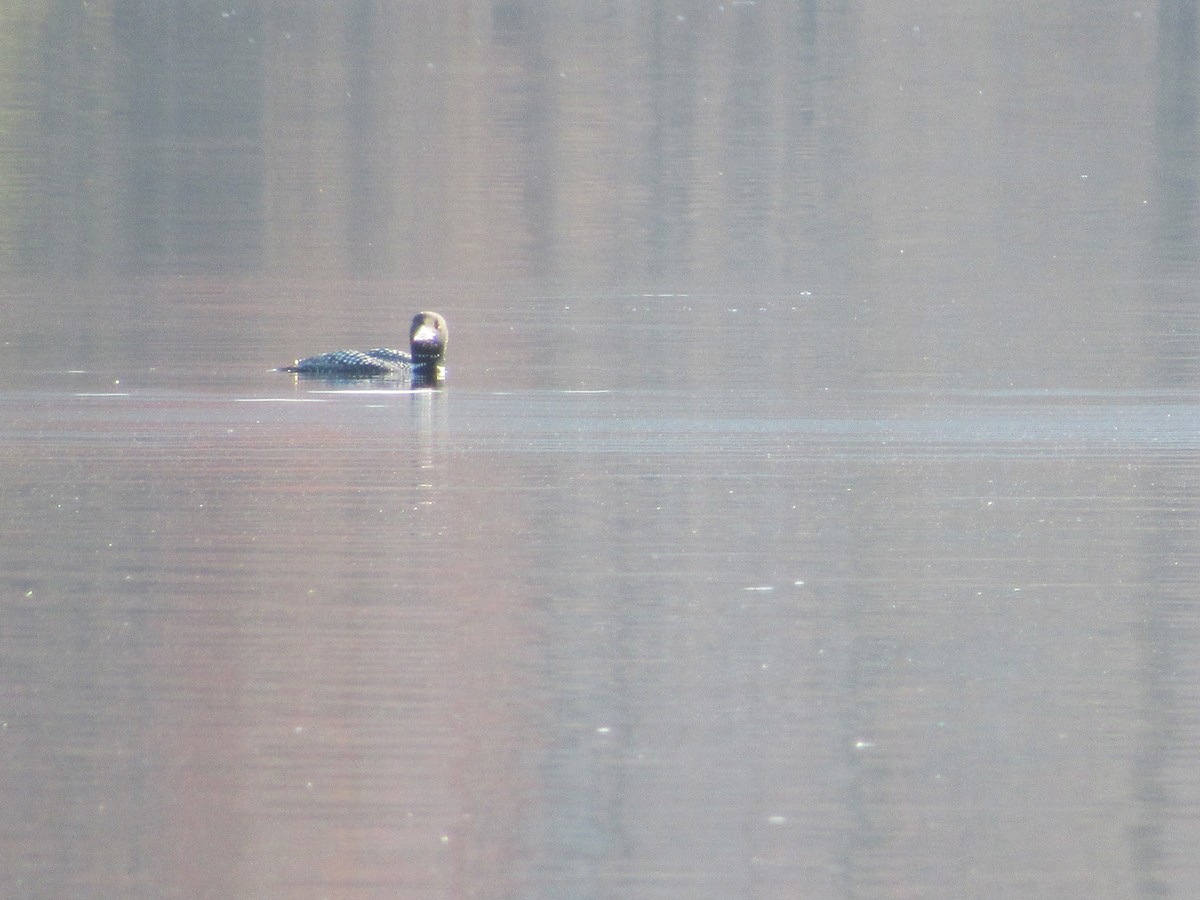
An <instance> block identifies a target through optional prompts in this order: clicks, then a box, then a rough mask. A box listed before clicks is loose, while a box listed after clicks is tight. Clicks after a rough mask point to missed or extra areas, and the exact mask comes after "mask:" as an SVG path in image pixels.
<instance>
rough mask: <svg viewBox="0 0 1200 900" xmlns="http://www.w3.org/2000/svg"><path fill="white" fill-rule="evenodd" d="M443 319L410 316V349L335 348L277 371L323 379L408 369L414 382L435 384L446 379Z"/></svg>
mask: <svg viewBox="0 0 1200 900" xmlns="http://www.w3.org/2000/svg"><path fill="white" fill-rule="evenodd" d="M447 337H448V332H447V330H446V320H445V319H443V318H442V317H441V316H440V315H438V314H437V313H435V312H420V313H417V314H416V316H414V317H413V320H412V328H410V329H409V332H408V341H409V347H410V350H409V351H404V350H389V349H387V348H385V347H379V348H376V349H374V350H334V351H333V352H331V353H322V354H320V355H319V356H307V357H305V358H304V359H298V360H296V362H295V363H293V364H292V365H290V366H284V367H283V368H281V369H280V370H279V371H281V372H292V373H294V374H296V375H313V376H318V377H324V378H371V377H374V376H377V375H392V374H401V373H405V372H408V373H410V375H411V379H412V382H413V384H414V385H422V384H437V383H440V382H441V381H442V380H443V379H444V378H445V372H446V368H445V360H446V340H447Z"/></svg>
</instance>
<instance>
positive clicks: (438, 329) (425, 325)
mask: <svg viewBox="0 0 1200 900" xmlns="http://www.w3.org/2000/svg"><path fill="white" fill-rule="evenodd" d="M448 337H449V334H448V332H447V331H446V320H445V319H443V318H442V317H441V316H439V315H438V314H437V313H435V312H419V313H417V314H416V315H415V316H414V317H413V321H412V328H411V329H410V330H409V332H408V339H409V342H410V344H411V346H412V363H413V380H414V382H416V381H421V382H424V383H426V384H429V383H435V382H441V381H442V380H443V379H444V378H445V375H446V370H445V366H444V362H445V359H446V340H447V338H448Z"/></svg>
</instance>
